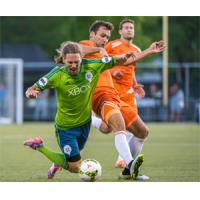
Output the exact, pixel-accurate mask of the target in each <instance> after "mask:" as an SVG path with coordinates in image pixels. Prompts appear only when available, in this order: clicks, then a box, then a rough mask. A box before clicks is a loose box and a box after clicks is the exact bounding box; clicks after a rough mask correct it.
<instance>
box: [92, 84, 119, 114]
mask: <svg viewBox="0 0 200 200" xmlns="http://www.w3.org/2000/svg"><path fill="white" fill-rule="evenodd" d="M105 102H110V103H112V105H115V106H114V107H115V108H116V107H117V108H119V106H120V99H119V95H118V93H117V91H116V90H115V89H112V88H107V87H98V88H96V89H95V90H94V92H93V95H92V110H93V111H94V112H95V113H96V114H97V115H98V116H100V117H101V115H102V111H101V108H102V106H103V105H104V104H105Z"/></svg>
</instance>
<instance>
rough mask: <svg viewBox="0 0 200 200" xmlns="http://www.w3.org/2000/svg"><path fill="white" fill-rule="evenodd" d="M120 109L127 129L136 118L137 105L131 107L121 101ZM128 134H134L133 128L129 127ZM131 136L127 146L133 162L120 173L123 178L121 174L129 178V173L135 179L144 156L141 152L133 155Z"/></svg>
mask: <svg viewBox="0 0 200 200" xmlns="http://www.w3.org/2000/svg"><path fill="white" fill-rule="evenodd" d="M120 111H121V113H122V114H123V118H124V121H125V124H126V127H128V129H129V127H131V125H132V124H134V123H135V122H136V121H137V120H138V111H137V107H136V106H135V107H133V106H130V105H128V104H126V103H125V102H121V108H120ZM129 134H132V135H134V134H135V130H133V129H131V132H129ZM133 138H134V137H133V136H132V137H130V138H129V148H130V150H131V154H132V156H133V158H134V162H133V165H132V168H131V170H130V171H128V170H126V169H125V170H124V171H123V172H122V174H121V176H122V178H123V175H124V177H129V178H130V175H132V176H133V177H134V178H135V179H137V178H138V175H139V170H140V167H141V165H142V163H143V160H144V157H143V155H142V154H137V155H136V156H135V154H136V153H135V148H134V145H131V144H132V140H133ZM137 152H138V151H137Z"/></svg>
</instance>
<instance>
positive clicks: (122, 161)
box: [115, 160, 126, 168]
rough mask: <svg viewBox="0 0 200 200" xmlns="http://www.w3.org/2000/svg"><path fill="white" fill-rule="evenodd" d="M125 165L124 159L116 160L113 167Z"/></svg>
mask: <svg viewBox="0 0 200 200" xmlns="http://www.w3.org/2000/svg"><path fill="white" fill-rule="evenodd" d="M125 166H126V163H125V161H124V160H118V161H117V162H116V163H115V167H116V168H124V167H125Z"/></svg>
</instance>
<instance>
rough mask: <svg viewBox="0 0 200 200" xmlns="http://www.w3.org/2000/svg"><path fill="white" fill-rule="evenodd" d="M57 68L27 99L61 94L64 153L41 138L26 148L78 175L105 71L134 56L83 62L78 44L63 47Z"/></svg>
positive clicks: (58, 121) (58, 125) (59, 129)
mask: <svg viewBox="0 0 200 200" xmlns="http://www.w3.org/2000/svg"><path fill="white" fill-rule="evenodd" d="M59 53H60V55H59V56H58V57H56V62H57V63H61V64H62V66H57V67H55V68H54V69H52V70H51V71H50V72H49V73H48V74H46V75H45V76H44V77H42V78H41V79H39V81H37V82H36V83H35V84H34V85H33V86H31V87H30V88H28V89H27V91H26V97H28V98H37V96H38V94H39V93H40V92H42V91H43V90H45V89H48V88H54V89H55V90H56V92H57V104H58V106H57V113H56V117H55V132H56V137H57V141H58V144H59V146H60V149H61V151H62V153H57V152H53V151H52V150H50V149H48V148H47V147H46V146H44V144H43V141H42V139H41V138H39V137H36V138H33V139H32V138H31V139H29V140H27V141H25V142H24V145H27V146H29V147H31V148H32V149H34V150H38V151H39V152H41V153H42V154H44V155H45V156H46V157H47V158H48V159H49V160H51V161H52V162H54V163H56V164H58V165H59V166H61V167H62V168H64V169H66V170H69V171H70V172H73V173H77V172H78V169H79V165H80V163H81V156H80V151H81V150H82V149H83V148H84V146H85V143H86V141H87V138H88V134H89V131H90V124H91V95H92V92H93V90H94V88H95V86H96V83H97V81H98V77H99V75H100V73H101V72H102V71H103V70H106V69H108V68H111V67H113V66H114V65H119V64H123V63H124V62H126V60H127V59H128V58H130V57H135V55H134V54H133V53H127V54H124V55H120V56H115V57H112V58H110V57H105V58H103V59H102V60H98V59H82V58H81V50H80V46H79V45H78V44H76V43H74V42H65V43H64V44H62V46H61V48H60V51H59Z"/></svg>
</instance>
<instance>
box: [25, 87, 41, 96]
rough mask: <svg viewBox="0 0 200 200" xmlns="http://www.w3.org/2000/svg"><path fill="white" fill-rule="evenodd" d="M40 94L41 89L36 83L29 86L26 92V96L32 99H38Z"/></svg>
mask: <svg viewBox="0 0 200 200" xmlns="http://www.w3.org/2000/svg"><path fill="white" fill-rule="evenodd" d="M39 94H40V91H39V90H38V88H37V87H36V86H35V85H33V86H31V87H29V88H28V89H27V90H26V92H25V95H26V97H27V98H30V99H36V98H37V97H38V95H39Z"/></svg>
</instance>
